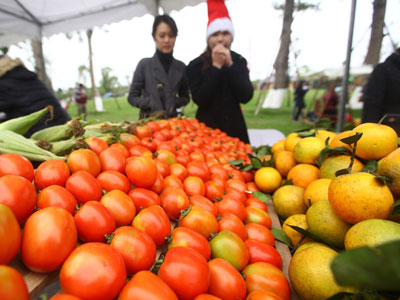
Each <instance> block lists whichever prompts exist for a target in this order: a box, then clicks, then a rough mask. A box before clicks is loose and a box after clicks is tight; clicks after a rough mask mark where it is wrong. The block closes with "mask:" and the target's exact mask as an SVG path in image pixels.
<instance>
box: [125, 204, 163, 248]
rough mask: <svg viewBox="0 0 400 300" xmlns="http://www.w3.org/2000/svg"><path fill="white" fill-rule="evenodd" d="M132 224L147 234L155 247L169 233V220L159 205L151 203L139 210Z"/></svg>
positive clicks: (160, 244) (160, 243) (161, 243)
mask: <svg viewBox="0 0 400 300" xmlns="http://www.w3.org/2000/svg"><path fill="white" fill-rule="evenodd" d="M132 225H133V226H135V227H136V228H138V229H139V230H141V231H144V232H146V233H147V234H149V235H150V237H151V238H152V239H153V241H154V243H155V244H156V246H157V247H158V246H162V245H163V244H164V243H165V238H166V237H168V236H169V234H170V233H171V222H170V221H169V218H168V216H167V214H166V213H165V211H164V209H162V207H161V206H159V205H151V206H149V207H147V208H144V209H143V210H141V211H140V212H139V213H138V214H137V215H136V217H135V218H134V219H133V222H132Z"/></svg>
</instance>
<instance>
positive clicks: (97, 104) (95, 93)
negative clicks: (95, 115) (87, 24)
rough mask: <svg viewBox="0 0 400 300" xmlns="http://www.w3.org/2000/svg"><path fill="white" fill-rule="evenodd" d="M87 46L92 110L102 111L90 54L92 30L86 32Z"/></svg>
mask: <svg viewBox="0 0 400 300" xmlns="http://www.w3.org/2000/svg"><path fill="white" fill-rule="evenodd" d="M86 34H87V38H88V45H89V72H90V81H91V83H92V95H93V100H94V108H95V110H96V112H100V111H103V101H102V100H101V97H100V94H99V91H98V90H97V87H96V82H95V80H94V69H93V52H92V34H93V30H91V29H89V30H87V31H86Z"/></svg>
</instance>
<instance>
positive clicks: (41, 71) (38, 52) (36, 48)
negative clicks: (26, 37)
mask: <svg viewBox="0 0 400 300" xmlns="http://www.w3.org/2000/svg"><path fill="white" fill-rule="evenodd" d="M31 46H32V51H33V57H34V59H35V72H36V74H37V75H38V77H39V79H40V80H41V81H43V82H44V83H45V84H46V85H47V87H48V88H49V89H50V91H52V92H53V93H54V90H53V85H52V83H51V80H50V78H49V77H48V76H47V73H46V64H45V59H44V55H43V45H42V40H31Z"/></svg>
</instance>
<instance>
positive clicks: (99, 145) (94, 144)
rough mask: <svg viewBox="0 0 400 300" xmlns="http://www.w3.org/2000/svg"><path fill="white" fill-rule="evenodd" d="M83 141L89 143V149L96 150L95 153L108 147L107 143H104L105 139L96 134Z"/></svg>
mask: <svg viewBox="0 0 400 300" xmlns="http://www.w3.org/2000/svg"><path fill="white" fill-rule="evenodd" d="M85 142H86V143H87V144H88V145H89V147H90V149H91V150H93V151H94V152H96V154H97V155H99V154H100V153H101V152H102V151H104V150H106V149H107V148H108V144H107V143H106V141H104V140H102V139H101V138H98V137H96V136H91V137H90V138H87V139H86V140H85Z"/></svg>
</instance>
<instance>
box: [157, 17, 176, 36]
mask: <svg viewBox="0 0 400 300" xmlns="http://www.w3.org/2000/svg"><path fill="white" fill-rule="evenodd" d="M160 23H166V24H167V25H168V26H169V28H171V31H172V34H173V36H175V37H176V36H178V27H176V23H175V21H174V19H172V18H171V17H170V16H169V15H159V16H157V17H155V19H154V23H153V31H152V32H151V35H152V36H153V37H154V36H155V35H156V31H157V27H158V25H160Z"/></svg>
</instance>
